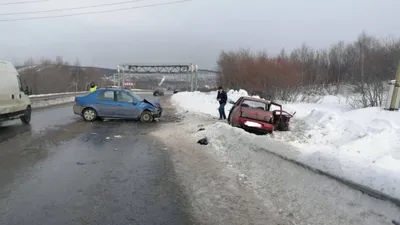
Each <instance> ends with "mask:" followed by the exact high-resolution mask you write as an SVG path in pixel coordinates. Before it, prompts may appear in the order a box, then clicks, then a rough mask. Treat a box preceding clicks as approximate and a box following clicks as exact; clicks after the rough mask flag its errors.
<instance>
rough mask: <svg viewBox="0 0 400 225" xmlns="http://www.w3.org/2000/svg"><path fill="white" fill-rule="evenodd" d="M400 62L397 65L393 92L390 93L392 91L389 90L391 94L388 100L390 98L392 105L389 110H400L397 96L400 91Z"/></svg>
mask: <svg viewBox="0 0 400 225" xmlns="http://www.w3.org/2000/svg"><path fill="white" fill-rule="evenodd" d="M399 82H400V63H399V65H398V67H397V71H396V78H395V80H394V82H393V83H391V84H392V85H394V87H393V93H390V92H391V91H389V96H388V100H390V106H389V108H388V110H398V109H399V106H398V100H397V98H398V97H399V96H398V92H399V87H400V83H399Z"/></svg>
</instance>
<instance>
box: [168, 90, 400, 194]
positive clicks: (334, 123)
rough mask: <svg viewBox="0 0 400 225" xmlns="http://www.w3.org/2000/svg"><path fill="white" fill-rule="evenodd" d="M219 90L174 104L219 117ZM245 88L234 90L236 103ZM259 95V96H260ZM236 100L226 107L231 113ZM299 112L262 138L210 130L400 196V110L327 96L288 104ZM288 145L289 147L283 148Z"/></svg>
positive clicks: (228, 142) (226, 140)
mask: <svg viewBox="0 0 400 225" xmlns="http://www.w3.org/2000/svg"><path fill="white" fill-rule="evenodd" d="M216 96H217V92H210V93H200V92H181V93H177V94H175V95H173V97H172V102H173V103H174V104H175V105H176V106H178V108H179V109H180V110H182V111H189V112H193V113H201V114H208V115H211V116H213V117H215V118H218V109H217V108H218V102H217V100H216ZM240 96H248V93H247V92H246V91H244V90H239V91H233V90H231V91H229V92H228V98H229V99H230V100H233V101H236V100H237V99H238V98H239V97H240ZM254 97H258V96H254ZM231 107H232V105H231V104H229V103H228V104H227V105H226V109H225V110H226V114H227V115H228V113H229V110H230V108H231ZM283 109H284V110H286V111H288V112H293V111H296V115H295V117H294V118H293V119H292V121H291V124H290V126H291V131H289V132H274V134H273V135H271V136H256V135H253V134H250V133H247V132H244V131H242V130H240V129H238V128H232V127H230V126H229V125H228V124H224V123H215V124H213V125H210V126H209V127H207V128H206V133H207V135H208V137H209V138H210V141H211V142H212V141H213V140H214V141H215V142H216V143H218V144H219V145H225V146H226V147H228V148H230V147H233V146H234V145H244V143H245V145H244V146H248V147H249V148H251V149H255V150H256V149H259V148H264V149H268V150H269V151H272V152H275V153H278V154H280V155H284V156H286V157H288V158H291V159H294V160H296V161H299V162H302V163H304V164H307V165H309V166H312V167H314V168H317V169H320V170H322V171H325V172H328V173H331V174H333V175H336V176H338V177H342V178H344V179H347V180H352V181H353V182H355V183H358V184H361V185H364V186H368V187H370V188H372V189H374V190H376V191H379V192H382V193H384V194H387V195H390V196H392V197H395V198H398V199H400V186H399V184H400V113H399V112H390V111H385V110H383V109H381V108H365V109H356V110H352V109H351V108H350V107H349V106H348V105H347V104H346V102H345V101H344V100H343V98H340V97H336V96H325V97H323V98H322V99H321V100H320V101H319V103H289V104H283ZM282 146H286V147H282Z"/></svg>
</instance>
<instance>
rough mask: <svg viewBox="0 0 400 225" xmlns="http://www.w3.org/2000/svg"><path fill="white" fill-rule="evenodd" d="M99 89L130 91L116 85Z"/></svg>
mask: <svg viewBox="0 0 400 225" xmlns="http://www.w3.org/2000/svg"><path fill="white" fill-rule="evenodd" d="M97 90H107V91H121V90H122V91H129V90H126V89H121V88H115V87H109V88H99V89H97Z"/></svg>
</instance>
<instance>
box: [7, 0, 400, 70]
mask: <svg viewBox="0 0 400 225" xmlns="http://www.w3.org/2000/svg"><path fill="white" fill-rule="evenodd" d="M17 1H22V0H0V14H4V13H14V12H27V11H36V10H48V9H58V8H69V7H79V6H87V5H96V4H104V3H112V2H122V1H127V0H80V1H78V0H68V1H67V0H48V1H44V2H40V3H31V4H21V5H1V4H2V3H7V2H17ZM171 1H175V0H142V1H141V2H139V3H130V4H124V5H116V6H108V7H103V8H92V9H85V10H75V11H64V12H53V13H41V14H28V15H9V16H4V15H0V20H4V19H15V18H24V17H37V16H52V15H62V14H71V13H77V12H89V11H99V10H107V9H118V8H128V7H133V6H140V5H148V4H155V3H162V2H171ZM399 9H400V1H399V0H335V1H332V0H279V1H277V0H274V1H272V0H192V1H189V2H184V3H180V4H173V5H167V6H158V7H152V8H140V9H134V10H130V11H120V12H113V13H104V14H95V15H81V16H74V17H65V18H51V19H44V20H29V21H14V22H7V21H0V59H2V60H7V61H12V62H14V63H22V62H23V61H24V60H25V59H27V58H28V57H30V56H32V57H34V58H40V57H42V56H44V57H51V58H54V57H55V56H57V55H60V56H63V57H64V59H67V60H69V61H71V62H73V61H74V60H75V59H76V58H79V60H80V61H81V64H82V65H86V66H102V67H108V68H116V65H117V64H118V63H163V64H167V63H190V62H194V63H197V64H198V65H199V68H202V69H213V68H215V64H216V63H215V62H216V59H217V57H218V54H219V53H220V51H221V50H233V49H238V48H240V47H243V48H251V49H253V50H257V51H258V50H267V51H268V53H269V54H276V53H278V52H279V51H280V49H281V48H285V49H288V50H291V49H293V48H295V47H298V46H300V45H301V44H302V43H303V42H305V43H307V44H308V45H310V46H312V47H315V48H321V47H327V46H329V45H330V44H332V43H335V42H337V41H339V40H345V41H353V40H355V39H356V38H357V36H358V35H359V34H360V32H361V31H363V30H365V31H366V32H367V33H368V34H372V35H376V36H378V37H386V36H389V35H391V36H395V37H398V36H400V29H399V22H400V19H399V16H398V12H399Z"/></svg>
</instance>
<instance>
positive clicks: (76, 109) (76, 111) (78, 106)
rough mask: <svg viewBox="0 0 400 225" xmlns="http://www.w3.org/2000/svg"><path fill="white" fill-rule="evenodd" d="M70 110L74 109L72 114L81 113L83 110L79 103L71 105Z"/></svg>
mask: <svg viewBox="0 0 400 225" xmlns="http://www.w3.org/2000/svg"><path fill="white" fill-rule="evenodd" d="M72 110H73V111H74V114H76V115H82V110H83V107H82V106H80V105H76V104H75V105H74V106H72Z"/></svg>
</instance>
